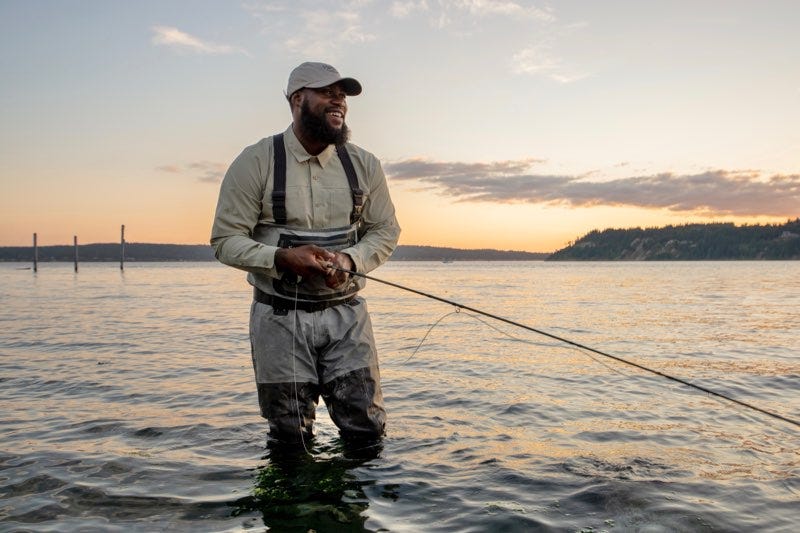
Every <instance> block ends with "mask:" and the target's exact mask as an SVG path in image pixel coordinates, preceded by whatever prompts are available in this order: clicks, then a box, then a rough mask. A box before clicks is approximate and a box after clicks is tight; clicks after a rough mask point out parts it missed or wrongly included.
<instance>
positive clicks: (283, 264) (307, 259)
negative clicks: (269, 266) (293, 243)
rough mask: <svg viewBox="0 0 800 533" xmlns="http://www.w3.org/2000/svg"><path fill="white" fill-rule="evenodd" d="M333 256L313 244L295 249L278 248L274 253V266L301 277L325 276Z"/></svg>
mask: <svg viewBox="0 0 800 533" xmlns="http://www.w3.org/2000/svg"><path fill="white" fill-rule="evenodd" d="M335 257H336V256H335V254H333V253H332V252H329V251H328V250H325V249H324V248H320V247H319V246H316V245H314V244H306V245H303V246H298V247H296V248H280V249H279V250H278V251H277V252H276V253H275V265H276V266H277V267H278V268H279V269H281V270H288V271H291V272H293V273H295V274H297V275H298V276H301V277H309V276H312V275H315V274H317V275H319V274H323V275H324V274H326V273H327V271H328V270H329V267H328V265H329V264H330V262H331V261H333V260H334V259H335Z"/></svg>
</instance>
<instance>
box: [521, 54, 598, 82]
mask: <svg viewBox="0 0 800 533" xmlns="http://www.w3.org/2000/svg"><path fill="white" fill-rule="evenodd" d="M511 71H512V72H513V73H514V74H528V75H540V76H544V77H546V78H550V79H551V80H553V81H557V82H559V83H571V82H573V81H578V80H580V79H583V78H585V77H586V75H585V74H575V73H571V72H568V71H567V68H566V67H565V66H564V65H563V64H562V61H561V59H560V58H557V57H555V56H553V55H552V53H551V52H550V49H549V47H547V46H543V45H536V46H530V47H528V48H524V49H522V50H520V51H519V52H517V53H515V54H514V55H513V56H512V57H511Z"/></svg>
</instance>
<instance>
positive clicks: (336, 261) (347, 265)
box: [325, 252, 356, 289]
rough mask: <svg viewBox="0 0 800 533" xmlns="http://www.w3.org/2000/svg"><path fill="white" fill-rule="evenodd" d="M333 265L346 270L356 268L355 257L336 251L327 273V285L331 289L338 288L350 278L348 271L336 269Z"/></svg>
mask: <svg viewBox="0 0 800 533" xmlns="http://www.w3.org/2000/svg"><path fill="white" fill-rule="evenodd" d="M333 267H339V268H343V269H345V270H355V269H356V267H355V265H354V264H353V259H352V258H351V257H350V256H349V255H347V254H343V253H341V252H336V253H335V254H334V258H333V260H332V261H331V262H330V267H329V268H328V271H327V272H326V273H325V285H327V286H328V287H330V288H331V289H338V288H339V287H341V286H342V285H344V284H345V283H347V281H348V280H349V279H350V274H348V273H347V272H342V271H341V270H336V269H335V268H333Z"/></svg>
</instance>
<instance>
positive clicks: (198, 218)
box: [0, 0, 800, 252]
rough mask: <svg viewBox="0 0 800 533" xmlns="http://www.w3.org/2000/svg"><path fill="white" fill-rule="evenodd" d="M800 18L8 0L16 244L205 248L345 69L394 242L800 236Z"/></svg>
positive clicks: (467, 3)
mask: <svg viewBox="0 0 800 533" xmlns="http://www.w3.org/2000/svg"><path fill="white" fill-rule="evenodd" d="M798 20H800V2H797V1H796V0H786V1H778V0H763V1H758V2H757V1H755V0H752V1H739V0H724V1H723V0H692V1H683V0H670V1H669V2H643V1H641V0H609V1H604V2H598V1H595V0H564V1H551V2H538V1H533V2H528V1H523V0H396V1H393V0H350V1H333V0H327V1H326V0H316V1H313V2H312V1H307V0H285V1H284V0H263V1H260V0H241V1H227V2H221V1H216V0H215V1H204V0H157V1H151V0H137V1H135V2H130V1H115V0H80V1H79V0H60V1H56V0H51V1H48V0H37V1H31V0H0V73H2V74H1V75H2V83H0V246H26V245H30V244H31V242H32V235H33V233H34V232H36V233H37V234H38V242H39V244H40V245H49V244H69V243H71V242H72V238H73V236H75V235H77V236H78V239H79V242H81V243H90V242H115V241H117V240H118V239H119V231H120V225H122V224H125V226H126V239H127V240H128V241H129V242H163V243H167V242H169V243H186V244H199V243H206V242H208V236H209V233H210V228H211V224H212V219H213V213H214V208H215V205H216V201H217V195H218V191H219V183H220V181H221V179H222V177H223V175H224V173H225V171H226V169H227V167H228V165H229V164H230V163H231V161H233V159H234V158H235V157H236V156H237V155H238V154H239V153H240V152H241V151H242V149H243V148H244V147H245V146H248V145H250V144H253V143H255V142H257V141H258V140H259V139H261V138H264V137H267V136H269V135H272V134H274V133H277V132H280V131H283V130H284V129H285V128H286V127H287V126H288V125H289V123H290V121H291V116H290V113H289V107H288V104H287V103H286V100H285V98H284V96H283V91H284V90H285V88H286V81H287V79H288V75H289V72H290V71H291V70H292V69H293V68H294V67H295V66H297V65H298V64H300V63H301V62H303V61H324V62H327V63H331V64H333V65H334V66H335V67H336V68H337V69H338V70H339V71H340V72H341V73H342V74H343V75H345V76H351V77H355V78H356V79H358V80H359V81H360V82H361V84H362V85H363V87H364V92H363V93H362V94H361V95H359V96H356V97H351V98H349V99H348V103H349V112H348V115H347V123H348V125H349V126H350V128H351V130H352V132H353V133H352V137H351V140H352V142H354V143H356V144H358V145H359V146H362V147H363V148H365V149H367V150H369V151H370V152H372V153H374V154H375V155H376V156H377V157H378V158H380V160H381V161H382V164H383V168H384V170H385V172H386V175H387V179H388V183H389V188H390V191H391V194H392V198H393V200H394V203H395V206H396V208H397V215H398V219H399V221H400V225H401V226H402V228H403V233H402V235H401V238H400V244H407V245H429V246H450V247H457V248H495V249H503V250H526V251H538V252H550V251H554V250H557V249H559V248H561V247H564V246H566V245H567V244H568V243H569V242H571V241H574V240H576V239H578V238H579V237H581V236H582V235H584V234H586V233H588V232H589V231H591V230H594V229H605V228H627V227H637V226H638V227H654V226H663V225H667V224H685V223H694V222H701V223H707V222H734V223H737V224H755V223H761V224H763V223H782V222H785V221H786V220H787V219H790V218H792V219H793V218H795V217H797V216H800V126H798V125H800V32H798V31H797V21H798Z"/></svg>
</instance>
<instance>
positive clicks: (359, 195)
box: [350, 189, 364, 224]
mask: <svg viewBox="0 0 800 533" xmlns="http://www.w3.org/2000/svg"><path fill="white" fill-rule="evenodd" d="M352 193H353V212H352V213H350V223H351V224H355V223H356V222H358V221H359V220H361V212H362V211H363V210H364V191H362V190H361V189H353V190H352Z"/></svg>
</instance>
